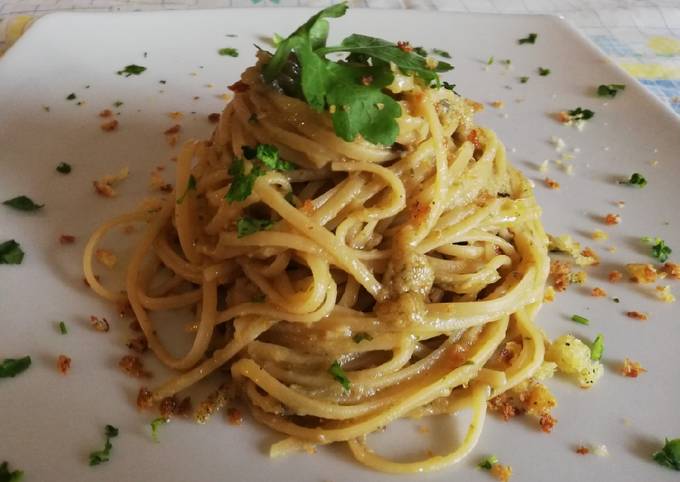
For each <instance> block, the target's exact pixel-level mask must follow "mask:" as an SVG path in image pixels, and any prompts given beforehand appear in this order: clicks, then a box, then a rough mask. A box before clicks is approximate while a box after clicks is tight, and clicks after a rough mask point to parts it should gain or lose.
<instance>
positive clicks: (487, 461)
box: [477, 455, 498, 470]
mask: <svg viewBox="0 0 680 482" xmlns="http://www.w3.org/2000/svg"><path fill="white" fill-rule="evenodd" d="M497 463H498V457H496V456H495V455H489V456H488V457H486V458H484V459H482V460H481V461H480V462H479V463H478V464H477V467H479V468H480V469H484V470H491V467H493V466H494V465H496V464H497Z"/></svg>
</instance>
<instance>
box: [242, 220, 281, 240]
mask: <svg viewBox="0 0 680 482" xmlns="http://www.w3.org/2000/svg"><path fill="white" fill-rule="evenodd" d="M273 225H274V222H273V221H272V220H271V219H257V218H251V217H249V216H245V217H242V218H241V219H239V220H238V222H237V223H236V231H237V232H238V237H239V238H242V237H244V236H248V235H249V234H253V233H256V232H258V231H266V230H267V229H269V228H271V227H272V226H273Z"/></svg>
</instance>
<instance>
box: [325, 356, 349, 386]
mask: <svg viewBox="0 0 680 482" xmlns="http://www.w3.org/2000/svg"><path fill="white" fill-rule="evenodd" d="M328 373H330V374H331V375H332V376H333V378H334V379H335V381H336V382H338V383H339V384H340V385H342V388H344V389H345V390H349V387H350V381H349V378H347V374H346V373H345V370H343V369H342V367H341V366H340V363H338V361H337V360H335V361H334V362H333V364H332V365H331V367H330V368H329V369H328Z"/></svg>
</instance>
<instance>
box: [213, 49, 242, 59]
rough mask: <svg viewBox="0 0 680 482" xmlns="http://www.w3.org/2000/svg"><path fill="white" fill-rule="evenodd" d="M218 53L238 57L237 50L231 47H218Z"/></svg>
mask: <svg viewBox="0 0 680 482" xmlns="http://www.w3.org/2000/svg"><path fill="white" fill-rule="evenodd" d="M217 53H218V54H220V55H226V56H229V57H238V50H237V49H234V48H231V47H225V48H223V49H219V50H218V51H217Z"/></svg>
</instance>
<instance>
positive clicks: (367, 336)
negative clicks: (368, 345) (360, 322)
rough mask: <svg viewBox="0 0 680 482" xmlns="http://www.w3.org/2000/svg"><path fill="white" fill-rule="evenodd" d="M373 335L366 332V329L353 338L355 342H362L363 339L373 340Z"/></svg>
mask: <svg viewBox="0 0 680 482" xmlns="http://www.w3.org/2000/svg"><path fill="white" fill-rule="evenodd" d="M372 339H373V337H372V336H371V335H370V334H369V333H366V332H365V331H360V332H359V333H357V334H356V335H354V336H353V337H352V340H354V343H361V342H362V341H364V340H366V341H371V340H372Z"/></svg>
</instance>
